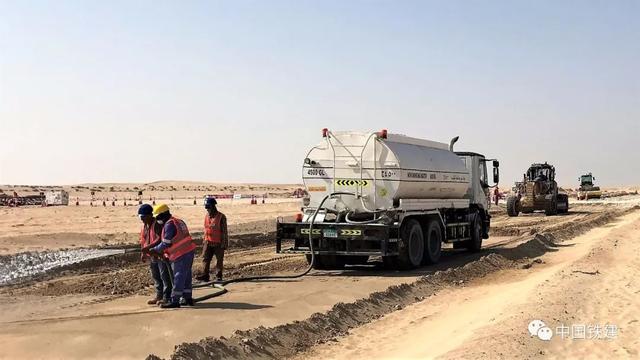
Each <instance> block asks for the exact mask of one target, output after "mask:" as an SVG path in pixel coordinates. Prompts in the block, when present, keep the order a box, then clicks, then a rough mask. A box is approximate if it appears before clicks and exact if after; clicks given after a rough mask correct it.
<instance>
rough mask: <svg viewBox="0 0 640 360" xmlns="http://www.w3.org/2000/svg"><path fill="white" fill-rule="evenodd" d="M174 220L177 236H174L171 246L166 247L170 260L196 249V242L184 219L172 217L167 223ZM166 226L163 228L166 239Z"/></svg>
mask: <svg viewBox="0 0 640 360" xmlns="http://www.w3.org/2000/svg"><path fill="white" fill-rule="evenodd" d="M169 222H173V224H174V225H175V227H176V236H174V237H173V240H172V243H171V246H169V247H168V248H166V249H165V251H164V252H165V255H166V257H167V258H169V261H172V262H173V261H176V260H177V259H178V258H179V257H181V256H182V255H184V254H187V253H189V252H191V251H193V250H195V249H196V243H194V242H193V239H192V238H191V235H189V229H187V224H185V222H184V221H182V220H180V219H178V218H176V217H173V216H172V217H171V219H169V221H167V223H169ZM164 238H165V237H164V227H163V228H162V239H163V240H164Z"/></svg>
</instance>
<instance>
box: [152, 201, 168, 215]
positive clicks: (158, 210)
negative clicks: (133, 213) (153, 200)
mask: <svg viewBox="0 0 640 360" xmlns="http://www.w3.org/2000/svg"><path fill="white" fill-rule="evenodd" d="M167 211H169V207H168V206H167V205H166V204H158V205H156V206H154V207H153V216H154V217H156V216H158V215H160V214H162V213H165V212H167Z"/></svg>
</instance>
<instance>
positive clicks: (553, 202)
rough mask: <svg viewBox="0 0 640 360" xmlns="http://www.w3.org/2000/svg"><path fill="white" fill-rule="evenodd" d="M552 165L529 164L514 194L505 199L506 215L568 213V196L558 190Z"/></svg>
mask: <svg viewBox="0 0 640 360" xmlns="http://www.w3.org/2000/svg"><path fill="white" fill-rule="evenodd" d="M555 177H556V169H555V167H553V165H549V164H548V163H546V162H545V163H544V164H531V166H530V167H529V169H528V170H527V172H526V173H525V174H524V178H523V180H522V181H521V182H516V184H515V187H514V191H515V194H514V195H511V196H509V197H508V198H507V214H508V215H509V216H518V214H519V213H521V212H522V213H524V214H528V213H532V212H534V211H536V210H544V213H545V214H546V215H556V214H558V213H566V212H568V211H569V196H568V195H567V194H565V193H563V192H560V191H559V189H558V183H557V182H556V180H555Z"/></svg>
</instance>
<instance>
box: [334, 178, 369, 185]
mask: <svg viewBox="0 0 640 360" xmlns="http://www.w3.org/2000/svg"><path fill="white" fill-rule="evenodd" d="M336 185H338V186H362V187H366V186H369V180H355V179H336Z"/></svg>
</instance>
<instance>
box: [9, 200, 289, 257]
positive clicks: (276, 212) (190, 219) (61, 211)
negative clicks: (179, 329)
mask: <svg viewBox="0 0 640 360" xmlns="http://www.w3.org/2000/svg"><path fill="white" fill-rule="evenodd" d="M168 205H169V206H170V208H171V211H172V213H173V214H174V215H175V216H177V217H179V218H182V219H183V220H185V221H186V222H187V225H188V226H189V230H190V231H192V232H202V231H203V219H204V215H205V209H204V208H203V206H202V205H196V206H194V205H192V204H191V205H190V204H182V205H174V204H173V203H172V202H171V201H169V202H168ZM300 206H301V204H300V201H299V199H268V200H267V203H265V204H258V205H250V204H249V200H246V199H242V200H235V201H233V202H232V201H231V200H221V201H220V205H219V209H220V211H222V212H224V213H225V214H226V215H227V219H228V222H229V225H237V224H247V223H251V222H256V221H261V220H269V221H273V222H274V223H275V219H276V218H277V217H278V216H292V215H294V214H296V213H298V212H299V210H300ZM237 230H238V231H242V232H251V231H253V232H257V231H255V230H256V229H252V228H250V227H249V228H246V229H241V228H237ZM139 231H140V220H139V218H138V216H137V205H136V206H127V207H125V206H116V207H112V206H107V207H102V206H98V207H90V206H85V205H83V206H59V207H33V206H31V207H19V208H7V207H4V208H2V207H0V255H3V254H11V253H17V252H24V251H41V250H54V249H60V248H73V247H89V246H98V245H108V244H122V243H134V242H136V241H137V236H138V232H139Z"/></svg>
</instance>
